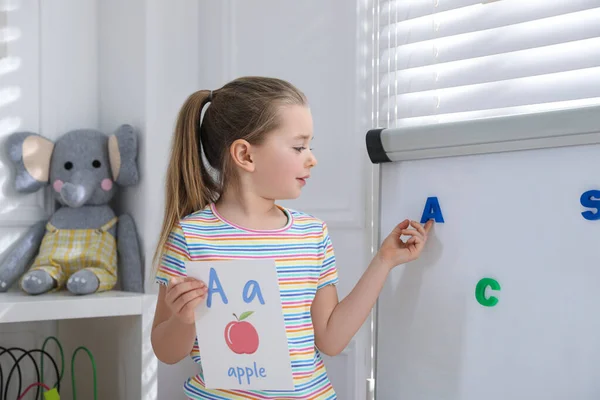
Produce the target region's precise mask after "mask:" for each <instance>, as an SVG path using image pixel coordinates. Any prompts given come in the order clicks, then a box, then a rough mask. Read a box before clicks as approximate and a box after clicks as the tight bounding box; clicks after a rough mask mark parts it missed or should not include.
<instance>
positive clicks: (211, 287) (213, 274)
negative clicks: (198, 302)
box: [206, 268, 227, 308]
mask: <svg viewBox="0 0 600 400" xmlns="http://www.w3.org/2000/svg"><path fill="white" fill-rule="evenodd" d="M214 293H220V294H221V300H222V301H223V303H225V304H227V296H226V295H225V291H224V290H223V286H222V285H221V281H219V275H217V271H215V269H214V268H211V269H210V276H209V278H208V299H206V306H207V307H208V308H210V306H211V305H212V295H213V294H214Z"/></svg>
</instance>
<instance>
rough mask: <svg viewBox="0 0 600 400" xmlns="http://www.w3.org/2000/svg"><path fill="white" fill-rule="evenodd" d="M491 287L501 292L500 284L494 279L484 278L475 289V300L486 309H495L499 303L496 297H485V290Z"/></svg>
mask: <svg viewBox="0 0 600 400" xmlns="http://www.w3.org/2000/svg"><path fill="white" fill-rule="evenodd" d="M488 286H489V287H490V288H491V289H492V290H500V284H499V283H498V282H497V281H496V280H494V279H492V278H483V279H482V280H480V281H479V282H478V283H477V287H476V288H475V298H476V299H477V302H478V303H479V304H481V305H482V306H485V307H493V306H495V305H496V304H497V303H498V298H497V297H494V296H490V297H485V289H487V287H488Z"/></svg>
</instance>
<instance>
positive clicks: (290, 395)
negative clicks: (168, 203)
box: [156, 204, 338, 400]
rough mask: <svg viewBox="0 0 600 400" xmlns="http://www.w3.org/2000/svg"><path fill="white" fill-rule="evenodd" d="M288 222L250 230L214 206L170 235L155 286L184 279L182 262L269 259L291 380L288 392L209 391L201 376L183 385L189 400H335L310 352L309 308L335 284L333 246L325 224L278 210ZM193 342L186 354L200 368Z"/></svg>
mask: <svg viewBox="0 0 600 400" xmlns="http://www.w3.org/2000/svg"><path fill="white" fill-rule="evenodd" d="M278 207H279V208H280V209H281V210H282V211H283V212H284V213H285V214H286V215H287V217H288V222H287V224H286V225H285V226H284V227H283V228H281V229H277V230H251V229H246V228H243V227H240V226H238V225H235V224H233V223H231V222H229V221H227V220H225V219H224V218H223V217H222V216H220V215H219V213H218V212H217V210H216V209H215V207H214V204H211V205H209V206H207V207H206V208H205V209H203V210H200V211H197V212H195V213H193V214H191V215H189V216H187V217H185V218H183V219H182V220H181V221H180V222H179V224H178V225H177V226H176V227H175V228H174V229H173V231H172V232H171V234H170V236H169V240H168V242H167V245H166V248H165V254H164V256H163V257H162V260H161V263H160V266H159V270H158V274H157V276H156V281H157V282H158V283H161V284H167V283H168V281H169V279H170V278H171V277H174V276H186V275H187V274H186V270H185V262H186V260H191V261H215V260H231V259H252V258H262V259H264V258H272V259H274V260H275V264H276V268H277V276H278V280H279V290H280V296H281V304H282V307H283V315H284V322H285V329H286V334H287V339H288V346H289V351H290V361H291V365H292V374H293V378H294V387H295V389H294V390H293V391H241V390H208V389H206V388H204V381H203V376H202V372H200V374H198V375H196V376H194V377H191V378H189V379H188V380H187V381H186V382H185V383H184V392H185V394H186V395H187V396H188V397H189V398H190V399H215V400H216V399H218V400H221V399H279V400H285V399H323V400H332V399H336V394H335V392H334V390H333V387H332V386H331V383H330V381H329V378H328V377H327V373H326V371H325V365H324V364H323V360H322V358H321V355H320V353H319V351H318V349H317V348H316V347H315V342H314V331H313V325H312V319H311V314H310V307H311V304H312V301H313V299H314V297H315V294H316V292H317V290H318V289H320V288H322V287H324V286H326V285H331V284H337V282H338V274H337V269H336V266H335V256H334V252H333V246H332V243H331V239H330V237H329V234H328V231H327V226H326V224H325V223H324V222H322V221H320V220H318V219H317V218H314V217H312V216H310V215H308V214H305V213H302V212H299V211H294V210H290V209H287V208H284V207H281V206H278ZM201 353H202V349H199V348H198V341H197V339H196V341H195V343H194V347H193V348H192V351H191V353H190V356H191V358H192V360H193V361H194V362H196V363H198V364H201V358H200V355H201ZM200 371H201V370H200Z"/></svg>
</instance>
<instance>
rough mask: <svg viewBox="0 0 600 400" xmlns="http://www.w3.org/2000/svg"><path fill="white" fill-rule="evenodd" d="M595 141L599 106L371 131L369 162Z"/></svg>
mask: <svg viewBox="0 0 600 400" xmlns="http://www.w3.org/2000/svg"><path fill="white" fill-rule="evenodd" d="M597 143H600V105H594V106H587V107H580V108H571V109H561V110H553V111H545V112H536V113H528V114H519V115H508V116H498V117H489V118H480V119H474V120H468V121H456V122H448V123H440V124H432V125H424V126H411V127H400V128H389V129H386V128H382V129H372V130H370V131H369V132H367V135H366V145H367V152H368V154H369V158H370V159H371V162H372V163H374V164H379V163H384V162H395V161H407V160H419V159H427V158H437V157H451V156H464V155H472V154H485V153H498V152H506V151H519V150H533V149H542V148H551V147H563V146H577V145H585V144H597Z"/></svg>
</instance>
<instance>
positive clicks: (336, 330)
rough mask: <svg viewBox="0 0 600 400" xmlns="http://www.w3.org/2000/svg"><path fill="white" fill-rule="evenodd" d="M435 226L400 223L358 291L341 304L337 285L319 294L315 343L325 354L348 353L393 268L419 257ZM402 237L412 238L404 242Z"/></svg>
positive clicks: (314, 316)
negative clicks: (346, 349)
mask: <svg viewBox="0 0 600 400" xmlns="http://www.w3.org/2000/svg"><path fill="white" fill-rule="evenodd" d="M432 224H433V221H428V222H427V224H425V227H423V226H422V225H421V224H419V223H418V222H416V221H412V222H411V223H410V225H412V226H413V227H414V228H415V229H416V230H415V229H407V228H408V227H409V221H407V220H406V221H403V222H401V223H400V224H398V225H397V226H396V227H395V228H394V230H393V231H392V233H391V234H390V235H389V236H388V237H387V238H386V239H385V241H384V242H383V243H382V245H381V248H380V249H379V251H378V253H377V255H376V256H375V257H374V258H373V260H372V261H371V263H370V264H369V267H368V268H367V270H366V271H365V273H364V274H363V276H362V277H361V278H360V280H359V281H358V283H357V284H356V286H355V287H354V289H352V291H351V292H350V293H349V294H348V296H346V298H344V299H343V300H342V301H341V302H339V301H338V295H337V290H336V288H335V286H333V285H329V286H325V287H323V288H322V289H320V290H319V291H317V294H316V295H315V299H314V300H313V304H312V308H311V315H312V320H313V326H314V331H315V344H316V346H317V348H318V349H319V350H320V351H321V352H323V353H325V354H327V355H329V356H335V355H337V354H339V353H341V351H342V350H344V348H345V347H346V346H347V345H348V343H350V340H351V339H352V338H353V337H354V335H355V334H356V332H357V331H358V330H359V329H360V327H361V326H362V324H363V323H364V322H365V320H366V319H367V317H368V316H369V313H370V312H371V309H372V308H373V306H374V305H375V302H376V301H377V298H378V297H379V293H380V292H381V289H382V288H383V285H384V283H385V280H386V279H387V276H388V273H389V272H390V271H391V270H392V268H394V267H395V266H397V265H400V264H404V263H406V262H409V261H412V260H415V259H417V258H418V257H419V255H420V254H421V251H422V250H423V246H424V245H425V242H426V241H427V233H428V232H429V230H430V229H431V226H432ZM401 235H407V236H411V237H410V238H409V239H408V240H407V241H406V243H404V242H403V241H402V240H401V239H400V236H401Z"/></svg>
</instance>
